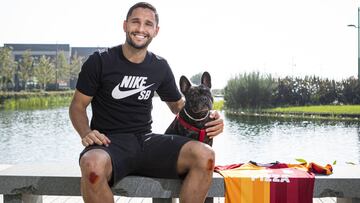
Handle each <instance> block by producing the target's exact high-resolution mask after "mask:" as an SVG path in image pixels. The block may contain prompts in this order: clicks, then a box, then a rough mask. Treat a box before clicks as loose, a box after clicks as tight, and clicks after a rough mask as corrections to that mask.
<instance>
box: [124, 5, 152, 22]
mask: <svg viewBox="0 0 360 203" xmlns="http://www.w3.org/2000/svg"><path fill="white" fill-rule="evenodd" d="M137 8H147V9H150V10H152V11H153V12H154V13H155V21H156V24H157V25H158V24H159V14H158V13H157V11H156V8H155V7H154V6H153V5H151V4H149V3H147V2H139V3H136V4H135V5H133V6H132V7H131V8H130V9H129V11H128V13H127V15H126V20H128V19H129V17H130V15H131V14H132V12H133V11H134V10H135V9H137Z"/></svg>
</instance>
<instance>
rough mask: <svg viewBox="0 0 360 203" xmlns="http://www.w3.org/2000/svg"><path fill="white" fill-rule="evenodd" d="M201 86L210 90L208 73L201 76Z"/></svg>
mask: <svg viewBox="0 0 360 203" xmlns="http://www.w3.org/2000/svg"><path fill="white" fill-rule="evenodd" d="M201 84H203V85H205V86H206V87H208V88H211V77H210V74H209V73H208V72H204V73H203V74H202V76H201Z"/></svg>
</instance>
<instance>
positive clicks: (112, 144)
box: [69, 2, 224, 203]
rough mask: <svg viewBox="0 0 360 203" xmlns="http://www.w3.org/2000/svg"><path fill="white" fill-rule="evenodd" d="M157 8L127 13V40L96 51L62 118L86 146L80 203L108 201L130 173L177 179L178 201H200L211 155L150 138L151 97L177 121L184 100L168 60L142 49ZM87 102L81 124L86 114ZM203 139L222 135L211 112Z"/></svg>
mask: <svg viewBox="0 0 360 203" xmlns="http://www.w3.org/2000/svg"><path fill="white" fill-rule="evenodd" d="M158 23H159V17H158V14H157V11H156V9H155V8H154V7H153V6H152V5H150V4H148V3H145V2H141V3H137V4H135V5H134V6H132V7H131V8H130V9H129V11H128V13H127V16H126V20H125V21H124V23H123V29H124V32H125V34H126V41H125V43H124V44H123V45H120V46H116V47H113V48H110V49H108V50H107V51H104V52H101V53H100V52H95V53H94V54H93V55H91V56H90V57H89V58H88V60H87V61H86V62H85V63H84V65H83V67H82V69H81V72H80V74H79V79H78V83H77V86H76V91H75V94H74V97H73V100H72V102H71V105H70V109H69V113H70V118H71V121H72V123H73V126H74V128H75V129H76V130H77V132H78V133H79V135H80V137H81V141H82V144H83V145H84V146H85V147H86V148H85V149H84V150H83V152H82V153H81V154H80V168H81V175H82V177H81V192H82V196H83V199H84V201H85V202H97V203H99V202H114V198H113V194H112V191H111V189H110V187H111V186H112V185H114V184H115V183H116V182H118V181H119V180H121V179H122V178H123V177H125V176H127V175H129V174H136V175H142V176H150V177H161V178H178V177H182V178H184V181H183V185H182V188H181V192H180V201H181V202H191V203H196V202H204V200H205V198H206V194H207V192H208V189H209V187H210V184H211V180H212V174H213V168H214V163H215V155H214V151H213V150H212V149H211V148H210V147H209V146H207V145H206V144H203V143H201V142H198V141H193V140H190V139H189V138H186V137H182V136H176V135H162V134H154V133H152V132H151V123H152V120H151V109H152V103H151V102H152V97H153V96H154V92H155V91H156V92H157V93H158V95H159V96H160V98H161V100H163V101H165V102H166V103H167V105H168V106H169V108H170V109H171V111H172V112H173V113H174V114H177V113H178V112H179V111H180V110H181V109H182V108H183V106H184V99H183V98H182V97H181V94H180V92H179V90H178V88H177V87H176V83H175V79H174V76H173V73H172V71H171V69H170V67H169V65H168V63H167V61H166V60H165V59H163V58H161V57H159V56H157V55H155V54H153V53H151V52H149V51H147V47H148V45H149V44H150V42H151V40H152V39H153V38H154V37H155V36H156V35H157V33H158V31H159V26H158ZM90 103H91V106H92V118H91V124H90V126H89V124H88V117H87V114H86V108H87V106H88V105H89V104H90ZM211 116H212V117H213V118H215V120H214V121H211V122H209V123H207V126H208V128H207V135H208V136H210V137H214V136H216V135H218V134H220V133H221V132H222V131H223V125H224V124H223V121H222V119H221V118H220V116H219V114H218V113H217V112H214V113H213V114H212V115H211Z"/></svg>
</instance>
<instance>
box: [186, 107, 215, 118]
mask: <svg viewBox="0 0 360 203" xmlns="http://www.w3.org/2000/svg"><path fill="white" fill-rule="evenodd" d="M184 112H185V114H186V116H187V117H189V118H190V119H191V120H193V121H203V120H205V119H206V118H207V117H208V116H209V114H210V111H208V112H207V114H206V115H205V116H204V117H203V118H193V117H192V116H190V114H188V112H187V111H186V109H185V108H184Z"/></svg>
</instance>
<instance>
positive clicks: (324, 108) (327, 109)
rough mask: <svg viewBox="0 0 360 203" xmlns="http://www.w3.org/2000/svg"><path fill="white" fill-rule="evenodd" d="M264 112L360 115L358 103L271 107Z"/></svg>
mask: <svg viewBox="0 0 360 203" xmlns="http://www.w3.org/2000/svg"><path fill="white" fill-rule="evenodd" d="M265 112H274V113H314V114H335V115H336V114H339V115H344V114H345V115H346V114H348V115H350V114H358V115H360V105H320V106H297V107H278V108H273V109H266V110H265Z"/></svg>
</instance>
